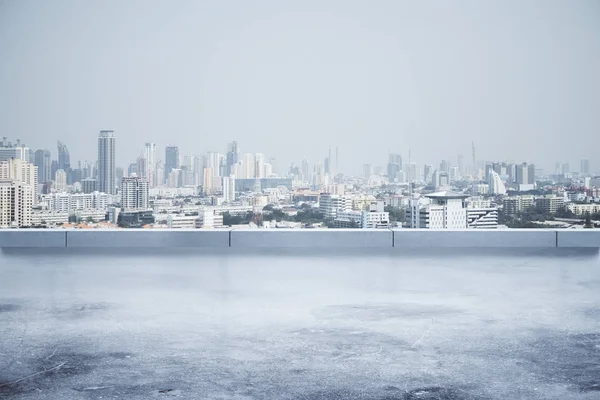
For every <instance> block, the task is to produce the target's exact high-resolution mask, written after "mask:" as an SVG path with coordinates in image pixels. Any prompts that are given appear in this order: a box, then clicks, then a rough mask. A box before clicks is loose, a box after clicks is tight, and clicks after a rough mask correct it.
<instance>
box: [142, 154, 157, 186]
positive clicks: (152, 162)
mask: <svg viewBox="0 0 600 400" xmlns="http://www.w3.org/2000/svg"><path fill="white" fill-rule="evenodd" d="M144 160H145V165H144V169H145V175H142V177H143V178H146V179H147V180H148V186H150V187H154V186H156V184H157V183H156V176H155V173H156V145H155V144H154V143H146V145H145V147H144Z"/></svg>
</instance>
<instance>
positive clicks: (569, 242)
mask: <svg viewBox="0 0 600 400" xmlns="http://www.w3.org/2000/svg"><path fill="white" fill-rule="evenodd" d="M557 235H558V239H557V242H556V243H557V247H596V248H597V247H600V229H566V230H562V231H557Z"/></svg>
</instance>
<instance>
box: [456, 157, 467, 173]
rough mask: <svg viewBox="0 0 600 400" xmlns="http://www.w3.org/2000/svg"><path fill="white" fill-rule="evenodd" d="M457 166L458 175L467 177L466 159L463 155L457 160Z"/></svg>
mask: <svg viewBox="0 0 600 400" xmlns="http://www.w3.org/2000/svg"><path fill="white" fill-rule="evenodd" d="M456 165H457V166H458V174H459V175H460V176H464V175H465V158H464V157H463V156H462V154H459V155H458V157H457V158H456Z"/></svg>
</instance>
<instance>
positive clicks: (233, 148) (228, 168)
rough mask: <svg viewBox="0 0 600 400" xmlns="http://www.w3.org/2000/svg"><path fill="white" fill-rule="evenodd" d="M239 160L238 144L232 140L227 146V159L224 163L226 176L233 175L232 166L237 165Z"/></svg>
mask: <svg viewBox="0 0 600 400" xmlns="http://www.w3.org/2000/svg"><path fill="white" fill-rule="evenodd" d="M238 159H239V153H238V144H237V142H236V141H235V140H234V141H233V142H231V143H229V145H227V159H226V162H225V174H226V175H227V176H229V175H231V174H232V173H233V166H234V165H235V164H237V162H238Z"/></svg>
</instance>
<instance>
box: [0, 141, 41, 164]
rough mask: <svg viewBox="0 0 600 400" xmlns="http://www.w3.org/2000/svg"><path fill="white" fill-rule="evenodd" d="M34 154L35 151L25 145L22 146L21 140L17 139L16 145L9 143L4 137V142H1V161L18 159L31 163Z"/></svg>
mask: <svg viewBox="0 0 600 400" xmlns="http://www.w3.org/2000/svg"><path fill="white" fill-rule="evenodd" d="M32 153H33V151H32V150H31V149H30V148H29V147H27V146H25V145H24V144H21V141H20V140H19V139H17V143H16V144H13V143H11V142H9V141H7V140H6V137H4V138H3V140H2V142H0V161H6V160H9V159H11V158H17V159H19V160H23V161H25V162H31V161H33V154H32Z"/></svg>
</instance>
